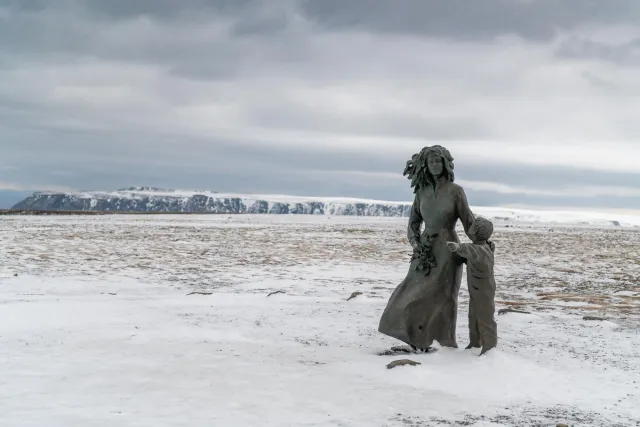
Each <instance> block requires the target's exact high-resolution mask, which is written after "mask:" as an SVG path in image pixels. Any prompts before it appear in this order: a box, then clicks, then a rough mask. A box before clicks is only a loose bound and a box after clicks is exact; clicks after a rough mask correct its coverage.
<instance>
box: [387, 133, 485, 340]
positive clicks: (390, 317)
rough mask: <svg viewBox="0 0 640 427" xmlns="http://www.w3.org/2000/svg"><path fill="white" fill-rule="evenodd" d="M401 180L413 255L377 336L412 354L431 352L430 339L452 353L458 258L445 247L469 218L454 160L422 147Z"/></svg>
mask: <svg viewBox="0 0 640 427" xmlns="http://www.w3.org/2000/svg"><path fill="white" fill-rule="evenodd" d="M404 175H405V176H407V178H408V179H410V180H411V186H412V187H414V193H415V198H414V202H413V206H412V208H411V213H410V216H409V226H408V230H407V235H408V238H409V243H410V244H411V247H412V248H413V256H412V257H411V261H410V266H409V271H408V272H407V275H406V277H405V279H404V280H403V281H402V283H400V285H398V287H397V288H396V289H395V291H394V292H393V294H392V295H391V297H390V299H389V302H388V304H387V307H386V309H385V310H384V312H383V314H382V317H381V319H380V324H379V326H378V331H379V332H381V333H383V334H385V335H388V336H390V337H393V338H396V339H398V340H400V341H402V342H404V343H406V344H409V345H410V346H411V348H412V349H413V350H414V351H422V352H428V351H430V350H431V349H432V344H433V341H434V340H435V341H438V342H439V343H440V345H442V346H444V347H452V348H457V347H458V345H457V343H456V320H457V315H458V292H459V290H460V282H461V279H462V264H463V259H462V258H461V257H459V256H457V255H455V254H453V253H452V252H451V251H450V250H449V249H447V242H454V243H458V242H459V240H458V235H457V233H456V231H455V227H456V223H457V221H458V220H460V221H461V222H462V225H463V227H464V230H465V232H466V233H468V232H469V228H470V227H471V224H472V223H473V220H474V216H473V213H472V212H471V209H470V208H469V205H468V203H467V197H466V195H465V193H464V190H463V189H462V187H460V186H459V185H457V184H454V182H453V181H454V173H453V157H452V156H451V154H450V153H449V150H447V149H446V148H444V147H442V146H440V145H434V146H431V147H425V148H423V149H422V150H421V151H420V152H419V153H417V154H414V155H413V156H412V158H411V160H409V161H408V162H407V165H406V167H405V170H404ZM423 224H424V231H423V232H422V233H421V232H420V230H421V227H422V225H423Z"/></svg>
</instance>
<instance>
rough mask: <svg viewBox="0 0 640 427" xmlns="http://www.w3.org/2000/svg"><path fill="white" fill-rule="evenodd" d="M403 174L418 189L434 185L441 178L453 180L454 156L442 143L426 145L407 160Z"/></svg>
mask: <svg viewBox="0 0 640 427" xmlns="http://www.w3.org/2000/svg"><path fill="white" fill-rule="evenodd" d="M403 175H407V178H409V179H410V180H411V186H412V187H415V190H416V191H417V189H418V188H420V187H424V186H427V185H429V184H431V185H434V184H435V182H436V181H437V180H438V179H440V178H443V179H446V180H448V181H451V182H453V181H454V173H453V157H452V156H451V153H449V150H447V149H446V148H444V147H443V146H441V145H433V146H430V147H424V148H423V149H422V150H421V151H420V152H419V153H417V154H414V155H413V156H412V157H411V160H409V161H408V162H407V166H406V167H405V170H404V173H403Z"/></svg>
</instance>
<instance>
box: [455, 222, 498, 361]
mask: <svg viewBox="0 0 640 427" xmlns="http://www.w3.org/2000/svg"><path fill="white" fill-rule="evenodd" d="M492 233H493V224H492V223H491V221H489V220H488V219H485V218H476V220H475V221H473V224H471V229H470V230H469V237H471V240H473V243H457V242H448V243H447V247H448V248H449V250H450V251H451V252H453V253H455V254H458V255H459V256H461V257H462V258H464V259H465V260H466V263H467V286H468V287H469V345H468V346H467V350H468V349H470V348H479V347H482V351H481V352H480V356H482V355H483V354H485V353H486V352H487V351H489V350H491V349H492V348H495V347H496V345H497V344H498V326H497V324H496V321H495V317H494V314H495V310H496V306H495V295H496V282H495V278H494V276H493V261H494V257H493V253H494V252H495V250H496V247H495V245H494V244H493V243H492V242H491V241H489V238H490V237H491V234H492Z"/></svg>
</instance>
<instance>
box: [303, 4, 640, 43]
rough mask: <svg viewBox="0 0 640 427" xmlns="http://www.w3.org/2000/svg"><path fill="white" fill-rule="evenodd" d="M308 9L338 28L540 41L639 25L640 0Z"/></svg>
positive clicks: (321, 6)
mask: <svg viewBox="0 0 640 427" xmlns="http://www.w3.org/2000/svg"><path fill="white" fill-rule="evenodd" d="M303 4H304V11H305V12H306V14H307V15H308V16H309V17H311V18H312V19H313V20H314V21H315V22H317V23H318V24H320V25H322V26H323V27H326V28H329V29H332V28H337V29H353V28H363V29H367V30H371V31H382V32H390V33H409V34H417V35H427V36H438V37H449V38H454V39H464V40H474V41H476V40H478V39H491V38H495V37H497V36H501V35H517V36H520V37H523V38H527V39H532V40H536V41H545V40H549V39H552V38H554V37H555V36H556V35H558V34H559V33H560V32H562V31H569V30H574V29H576V28H579V27H582V26H585V25H589V24H604V25H606V24H616V25H618V24H631V25H637V23H638V19H639V18H640V7H639V6H638V3H637V2H636V1H635V0H611V1H606V2H603V1H594V0H485V1H466V0H449V1H439V0H398V1H393V2H389V1H385V0H352V1H349V2H343V1H341V0H307V1H304V2H303Z"/></svg>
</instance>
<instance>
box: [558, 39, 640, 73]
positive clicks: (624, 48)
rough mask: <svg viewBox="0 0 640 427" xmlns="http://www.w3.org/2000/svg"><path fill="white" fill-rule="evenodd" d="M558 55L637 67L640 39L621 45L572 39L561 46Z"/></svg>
mask: <svg viewBox="0 0 640 427" xmlns="http://www.w3.org/2000/svg"><path fill="white" fill-rule="evenodd" d="M557 53H558V54H559V55H561V56H564V57H567V58H572V59H596V60H601V61H607V62H614V63H616V64H620V65H624V66H630V67H637V66H638V65H640V37H639V38H634V39H632V40H630V41H627V42H624V43H619V44H614V43H603V42H597V41H593V40H589V39H582V38H571V39H569V40H566V41H564V42H563V43H562V44H561V45H560V46H559V48H558V51H557Z"/></svg>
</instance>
